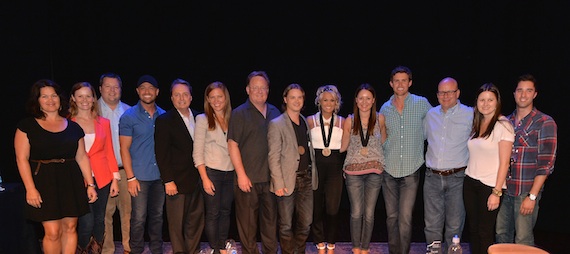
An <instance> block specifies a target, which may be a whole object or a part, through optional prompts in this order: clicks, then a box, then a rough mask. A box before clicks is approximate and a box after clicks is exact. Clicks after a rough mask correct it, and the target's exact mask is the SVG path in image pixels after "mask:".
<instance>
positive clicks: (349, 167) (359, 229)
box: [340, 84, 386, 254]
mask: <svg viewBox="0 0 570 254" xmlns="http://www.w3.org/2000/svg"><path fill="white" fill-rule="evenodd" d="M353 112H354V113H353V114H351V115H350V116H349V117H347V118H346V121H345V122H344V126H343V130H344V131H343V137H342V147H341V149H340V151H341V152H343V151H347V154H346V159H345V161H344V175H345V178H346V179H345V183H346V190H347V192H348V199H349V201H350V236H351V240H352V253H354V254H361V253H362V254H367V253H369V252H370V239H371V238H372V229H373V228H374V211H375V208H376V201H378V195H379V194H380V187H381V186H382V172H383V171H384V152H383V150H382V143H384V141H386V124H385V118H384V115H382V114H379V113H377V112H376V92H375V91H374V88H373V87H372V86H371V85H369V84H362V85H360V86H359V87H358V88H357V89H356V93H355V96H354V107H353Z"/></svg>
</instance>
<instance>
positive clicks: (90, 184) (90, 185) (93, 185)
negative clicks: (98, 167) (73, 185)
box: [87, 183, 96, 188]
mask: <svg viewBox="0 0 570 254" xmlns="http://www.w3.org/2000/svg"><path fill="white" fill-rule="evenodd" d="M87 187H93V188H95V187H96V186H95V184H94V183H89V184H87Z"/></svg>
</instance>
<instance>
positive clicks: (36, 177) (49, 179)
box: [14, 79, 97, 254]
mask: <svg viewBox="0 0 570 254" xmlns="http://www.w3.org/2000/svg"><path fill="white" fill-rule="evenodd" d="M28 110H29V112H30V114H31V115H32V117H28V118H25V119H23V120H22V121H20V123H19V124H18V126H17V130H16V134H15V137H14V149H15V152H16V163H17V165H18V171H19V172H20V177H21V178H22V181H23V183H24V186H25V188H26V203H27V205H26V206H25V208H24V210H25V213H26V218H27V219H30V220H33V221H38V222H41V223H42V226H43V228H44V232H45V235H44V238H43V241H42V245H43V252H44V253H58V254H59V253H75V250H76V248H77V232H76V226H77V218H78V217H79V216H81V215H84V214H86V213H88V212H89V206H88V202H89V203H93V202H95V201H96V200H97V192H96V191H95V184H94V182H93V177H92V175H91V166H90V165H89V158H88V157H87V153H86V152H85V142H84V139H83V137H84V136H85V134H84V132H83V130H82V129H81V127H80V126H79V125H78V124H77V123H75V122H72V121H70V120H68V119H67V118H65V116H66V115H67V113H68V111H67V107H66V105H65V99H64V96H63V92H62V90H61V88H60V87H59V85H57V84H56V83H55V82H53V81H51V80H47V79H43V80H39V81H37V82H36V83H34V85H33V86H32V88H31V92H30V97H29V101H28ZM85 186H87V187H85ZM86 198H87V199H86Z"/></svg>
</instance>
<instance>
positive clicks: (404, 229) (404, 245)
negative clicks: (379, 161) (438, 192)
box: [382, 170, 420, 253]
mask: <svg viewBox="0 0 570 254" xmlns="http://www.w3.org/2000/svg"><path fill="white" fill-rule="evenodd" d="M383 175H384V182H383V184H384V190H383V191H382V194H383V195H384V202H385V205H386V226H387V227H388V248H389V250H390V253H409V252H410V244H411V241H412V212H413V210H414V204H415V202H416V195H417V194H418V185H419V183H420V173H419V170H417V171H416V172H414V173H412V174H411V175H408V176H404V177H399V178H395V177H393V176H391V175H390V174H388V172H386V171H384V173H383Z"/></svg>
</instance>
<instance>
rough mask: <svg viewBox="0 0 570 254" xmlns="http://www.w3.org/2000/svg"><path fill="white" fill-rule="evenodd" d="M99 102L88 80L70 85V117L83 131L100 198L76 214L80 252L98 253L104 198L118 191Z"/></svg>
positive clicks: (107, 128)
mask: <svg viewBox="0 0 570 254" xmlns="http://www.w3.org/2000/svg"><path fill="white" fill-rule="evenodd" d="M98 105H99V104H98V103H97V94H96V93H95V88H93V86H91V84H89V83H88V82H79V83H76V84H74V85H73V87H71V98H70V100H69V106H70V108H69V112H70V118H71V121H74V122H76V123H78V124H79V126H81V128H82V129H83V131H84V132H85V138H84V140H85V150H86V151H87V156H88V157H89V162H90V165H91V169H92V170H93V177H94V178H95V185H96V187H95V189H96V190H97V196H98V197H99V199H98V200H97V201H95V202H94V203H93V204H90V205H89V208H90V210H91V212H90V213H88V214H85V215H83V216H81V217H79V220H78V222H77V235H78V238H77V245H78V249H79V250H80V252H82V253H88V252H89V251H91V252H92V253H101V250H102V247H103V239H104V238H103V237H104V235H105V210H106V207H107V199H108V198H109V195H111V197H114V196H117V195H118V192H119V184H118V179H120V175H119V168H118V166H117V160H116V158H115V154H114V150H113V143H112V142H113V141H112V137H111V122H110V121H109V119H107V118H103V117H101V116H100V115H99V107H98ZM91 236H93V238H91Z"/></svg>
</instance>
